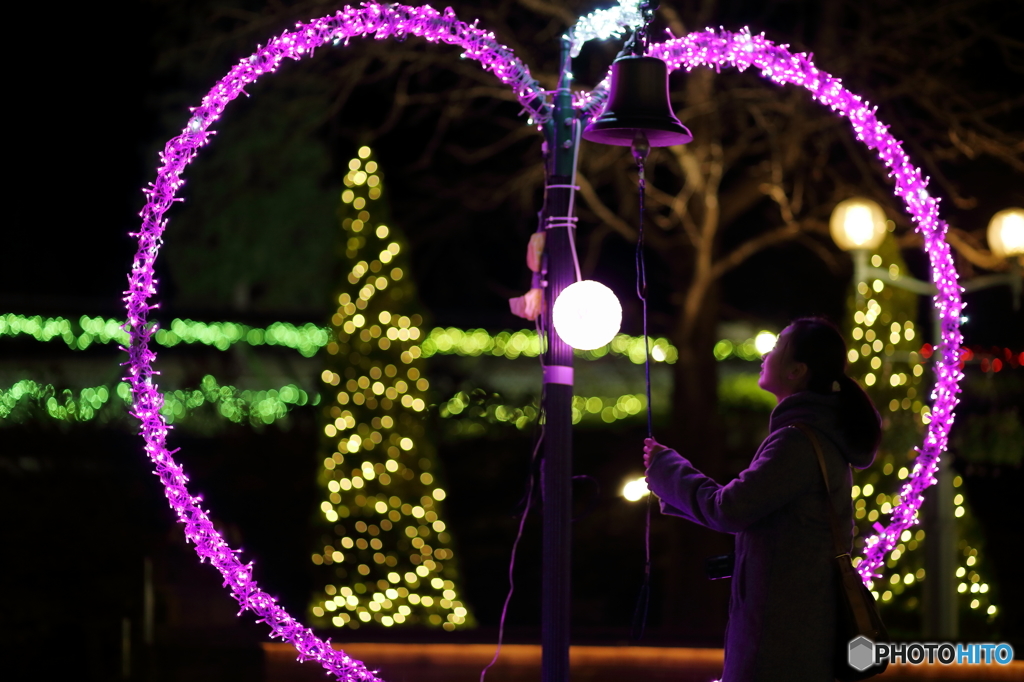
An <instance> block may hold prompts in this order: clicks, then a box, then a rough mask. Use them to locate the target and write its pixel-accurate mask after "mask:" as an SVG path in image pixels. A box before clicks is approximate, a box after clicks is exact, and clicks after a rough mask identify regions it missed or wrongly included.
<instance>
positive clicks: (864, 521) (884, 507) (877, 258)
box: [847, 239, 998, 620]
mask: <svg viewBox="0 0 1024 682" xmlns="http://www.w3.org/2000/svg"><path fill="white" fill-rule="evenodd" d="M871 265H872V266H874V267H876V268H886V269H888V270H889V272H890V274H891V275H893V276H897V275H899V274H900V273H906V264H905V263H904V262H903V259H902V257H901V256H900V253H899V250H898V248H897V245H896V243H895V241H894V240H892V239H886V240H884V241H883V242H882V244H881V246H880V247H879V248H878V250H877V253H875V254H874V255H873V256H872V257H871ZM857 286H858V291H857V292H856V293H855V294H854V296H852V297H851V300H850V305H848V307H847V309H848V310H849V311H850V313H851V315H850V318H849V319H848V320H847V329H848V330H849V331H848V332H847V341H848V342H849V344H850V350H849V361H850V365H849V367H850V374H851V376H854V377H855V378H857V379H858V380H859V381H860V383H861V385H862V386H864V387H865V388H866V390H867V392H868V394H869V395H870V396H871V399H872V400H873V401H874V402H875V405H876V406H877V407H878V410H879V412H880V413H881V415H882V420H883V435H882V444H881V447H880V449H879V452H878V456H877V458H876V459H875V462H874V464H873V465H872V466H871V467H870V468H869V469H866V470H863V471H856V470H855V475H854V483H855V485H854V486H853V497H854V508H855V516H856V519H857V528H856V529H855V532H856V533H857V535H858V536H861V537H864V536H866V535H870V534H871V533H873V532H874V531H875V529H874V526H875V525H876V524H878V523H883V524H884V522H885V519H883V518H881V517H883V516H885V515H886V514H888V513H889V512H890V511H891V510H892V508H893V507H894V506H896V505H897V504H899V502H900V499H899V490H900V488H901V486H902V485H903V481H904V480H905V479H906V478H907V477H908V476H909V475H910V470H911V469H912V467H913V466H914V458H915V457H916V456H917V451H916V449H915V446H916V445H918V444H919V443H920V440H921V436H922V434H923V432H924V426H925V425H926V424H928V422H929V420H930V415H929V408H928V405H927V398H928V391H929V388H928V386H929V377H928V376H926V363H927V362H928V360H929V358H930V357H931V353H932V348H931V345H929V344H927V343H924V341H925V339H922V338H921V337H920V336H919V334H918V332H917V330H916V327H915V325H914V322H913V320H914V319H915V318H916V317H917V303H918V302H917V294H914V293H911V292H908V291H905V290H902V289H898V288H895V287H892V286H889V285H887V284H886V283H884V282H883V281H881V280H877V279H876V280H871V281H868V282H860V283H859V284H858V285H857ZM962 485H963V480H962V479H961V477H960V476H956V477H955V478H954V479H953V486H954V487H955V488H960V487H961V486H962ZM953 503H954V504H955V505H956V509H955V511H954V514H955V516H956V518H957V519H958V529H957V531H958V535H959V537H960V538H961V540H960V542H959V547H960V550H961V553H962V554H961V557H960V560H961V562H962V563H961V565H960V566H959V567H958V569H957V574H956V575H957V577H958V578H960V579H961V583H960V584H959V585H958V590H959V593H960V594H961V595H962V597H963V599H962V602H961V613H962V614H963V612H964V611H965V610H966V611H973V612H975V613H983V614H987V616H988V619H989V620H992V619H993V618H994V617H995V615H996V613H997V611H998V609H997V608H996V606H994V605H992V604H991V603H990V602H989V585H988V584H987V583H986V582H984V581H983V580H982V578H981V574H980V573H979V572H978V564H979V562H980V558H979V546H980V545H981V540H980V537H979V533H978V531H977V528H976V526H975V524H974V522H973V520H972V519H971V517H970V516H969V515H968V512H967V507H966V500H965V499H964V496H963V494H962V493H961V492H960V490H957V492H956V494H955V497H954V499H953ZM900 540H901V542H900V544H899V545H897V547H896V549H895V551H894V552H893V553H892V555H891V556H890V558H889V560H888V561H887V562H886V568H887V569H888V574H887V575H884V576H883V577H882V578H881V579H880V580H877V581H875V583H874V592H875V593H876V597H877V598H878V599H879V602H880V604H881V606H882V608H883V616H885V617H887V618H892V615H889V616H886V614H885V612H887V611H888V612H889V613H890V614H893V615H894V611H895V612H898V613H905V614H908V616H910V617H913V618H916V614H917V613H918V612H919V609H920V607H921V600H922V595H921V590H920V587H919V583H920V582H921V581H922V580H925V579H927V575H926V573H925V568H924V552H923V551H916V550H918V549H919V547H921V545H922V542H923V541H924V540H925V531H924V530H923V529H922V528H920V527H919V528H917V529H915V530H906V531H904V532H903V535H902V537H901V538H900ZM908 620H910V619H909V618H908Z"/></svg>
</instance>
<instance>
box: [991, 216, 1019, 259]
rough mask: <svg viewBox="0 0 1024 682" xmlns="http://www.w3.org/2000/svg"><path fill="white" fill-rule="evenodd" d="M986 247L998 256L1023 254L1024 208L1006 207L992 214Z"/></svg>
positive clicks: (1015, 256) (1006, 256)
mask: <svg viewBox="0 0 1024 682" xmlns="http://www.w3.org/2000/svg"><path fill="white" fill-rule="evenodd" d="M988 247H989V248H990V249H991V250H992V253H993V254H994V255H996V256H997V257H999V258H1019V257H1021V256H1024V208H1008V209H1006V210H1005V211H1000V212H999V213H996V214H995V215H994V216H992V220H991V221H989V224H988Z"/></svg>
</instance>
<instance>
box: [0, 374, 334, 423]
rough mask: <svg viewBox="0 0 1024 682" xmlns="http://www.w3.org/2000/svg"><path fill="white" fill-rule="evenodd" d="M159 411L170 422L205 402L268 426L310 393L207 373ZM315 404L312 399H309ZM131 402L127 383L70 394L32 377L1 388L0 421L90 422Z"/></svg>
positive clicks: (218, 411) (194, 413) (118, 413)
mask: <svg viewBox="0 0 1024 682" xmlns="http://www.w3.org/2000/svg"><path fill="white" fill-rule="evenodd" d="M163 396H164V405H163V407H162V408H161V410H160V412H161V414H163V415H164V417H165V418H166V419H167V423H168V424H173V423H181V422H183V421H187V420H189V419H190V418H194V417H198V416H200V414H201V413H200V409H201V408H203V406H204V405H206V406H208V407H207V409H208V408H210V407H212V408H213V409H214V411H215V415H216V416H217V417H218V418H221V419H226V420H227V421H230V422H234V423H236V424H240V423H243V422H246V421H248V423H249V424H251V425H253V426H256V425H269V424H273V423H274V422H276V421H278V420H280V419H284V418H285V417H287V416H288V413H289V412H290V411H291V410H292V409H294V408H295V407H299V406H302V405H306V404H308V403H309V402H310V398H309V394H308V393H307V392H306V391H304V390H302V389H301V388H299V387H298V386H295V385H294V384H288V385H286V386H282V387H281V388H278V389H270V390H269V391H252V390H241V389H238V388H236V387H234V386H221V385H220V384H219V383H218V382H217V380H216V379H215V378H214V377H212V376H210V375H207V376H205V377H203V380H202V382H201V384H200V387H199V388H196V389H186V390H176V391H167V392H165V393H164V394H163ZM316 402H318V399H317V398H316V397H314V399H313V403H314V404H315V403H316ZM130 405H131V391H130V389H129V386H128V384H127V382H123V381H122V382H118V383H117V384H115V385H113V386H94V387H88V388H83V389H81V390H80V391H78V394H77V396H76V394H75V393H74V391H72V390H71V389H68V388H65V389H63V390H61V391H58V390H57V389H55V388H54V386H53V384H41V383H38V382H36V381H33V380H31V379H23V380H21V381H18V382H17V383H15V384H14V385H13V386H11V387H10V388H9V389H7V390H4V389H0V419H3V420H4V423H5V424H20V423H23V422H25V421H28V420H31V419H34V418H36V417H37V416H42V415H46V416H48V417H50V418H51V419H54V420H57V421H62V422H90V421H94V420H97V419H99V420H100V421H102V422H104V423H106V422H108V421H112V420H114V419H121V418H124V417H125V416H126V415H127V408H128V407H129V406H130Z"/></svg>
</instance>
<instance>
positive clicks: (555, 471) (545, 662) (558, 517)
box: [541, 39, 576, 682]
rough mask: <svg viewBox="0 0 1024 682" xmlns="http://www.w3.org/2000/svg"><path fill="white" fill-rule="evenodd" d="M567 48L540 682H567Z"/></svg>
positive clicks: (549, 371)
mask: <svg viewBox="0 0 1024 682" xmlns="http://www.w3.org/2000/svg"><path fill="white" fill-rule="evenodd" d="M569 78H570V75H569V74H568V43H567V41H566V40H564V39H563V41H562V69H561V78H560V81H559V88H558V91H557V92H556V93H555V97H554V104H555V107H554V116H553V118H552V121H551V123H550V124H549V125H548V126H547V127H546V129H545V131H544V132H545V141H546V143H547V145H548V164H547V168H546V169H545V174H546V176H547V184H548V186H549V189H548V190H547V201H546V202H545V206H544V213H543V215H542V220H543V221H544V225H545V227H546V228H548V229H547V237H546V242H545V253H546V257H547V278H546V279H547V286H546V287H545V290H544V311H545V314H544V322H545V324H544V326H545V331H546V332H547V351H546V352H545V354H544V384H545V385H544V418H545V420H546V421H545V425H544V461H543V463H542V468H541V494H542V496H543V500H544V536H543V559H542V570H543V582H542V588H541V600H542V601H541V652H542V653H541V680H542V682H568V680H569V630H570V604H571V600H570V597H571V586H570V579H571V573H570V571H571V532H572V393H573V369H572V360H573V356H572V348H570V347H569V346H568V344H566V343H565V342H564V341H563V340H562V339H561V338H559V336H558V334H557V333H556V332H555V330H554V326H553V325H552V323H551V314H550V313H551V310H552V308H553V306H554V303H555V299H556V298H558V295H559V294H560V293H561V292H562V290H563V289H564V288H565V287H567V286H569V285H570V284H572V283H573V281H575V269H574V267H573V254H572V242H571V241H570V235H569V230H570V229H573V228H572V227H569V226H568V224H569V221H568V220H556V221H554V225H553V226H551V227H548V225H549V220H548V219H549V218H552V217H554V218H559V217H569V215H568V213H569V208H570V206H569V205H570V197H571V192H572V190H571V189H570V188H569V187H551V186H552V185H564V186H565V185H571V184H572V183H573V181H574V180H575V178H573V177H572V175H573V160H574V158H575V154H576V148H575V146H576V138H575V136H574V134H573V133H574V126H575V110H574V109H573V107H572V93H571V92H570V90H569Z"/></svg>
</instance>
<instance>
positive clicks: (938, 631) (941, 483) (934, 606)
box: [923, 308, 960, 641]
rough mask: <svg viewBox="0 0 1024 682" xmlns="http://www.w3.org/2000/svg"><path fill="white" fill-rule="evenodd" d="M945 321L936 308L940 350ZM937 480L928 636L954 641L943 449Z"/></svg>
mask: <svg viewBox="0 0 1024 682" xmlns="http://www.w3.org/2000/svg"><path fill="white" fill-rule="evenodd" d="M941 325H942V322H941V320H940V319H939V316H938V313H937V312H935V310H934V308H933V310H932V345H933V346H934V347H935V352H936V353H938V351H939V346H940V345H941V343H942V326H941ZM935 478H936V479H937V483H936V484H935V485H933V486H932V487H931V488H929V489H928V490H926V491H925V502H926V503H925V508H924V526H925V556H924V573H925V575H924V577H925V581H924V604H923V615H924V628H923V629H924V632H923V635H924V637H926V638H928V639H930V640H944V641H950V640H953V639H956V637H957V635H958V634H959V629H960V628H959V619H958V615H959V614H958V613H957V602H956V551H957V532H956V519H955V518H954V516H953V472H952V470H951V469H950V466H949V456H948V454H947V453H942V456H941V457H940V458H939V468H938V471H936V472H935Z"/></svg>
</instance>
